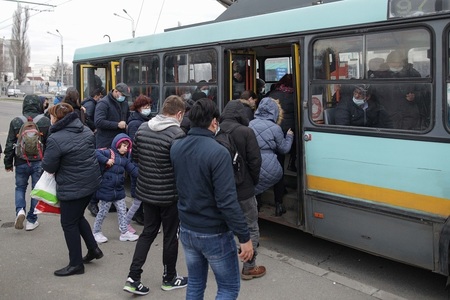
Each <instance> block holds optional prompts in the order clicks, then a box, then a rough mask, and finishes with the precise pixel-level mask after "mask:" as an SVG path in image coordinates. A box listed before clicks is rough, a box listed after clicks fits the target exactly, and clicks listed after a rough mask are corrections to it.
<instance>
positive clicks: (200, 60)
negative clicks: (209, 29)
mask: <svg viewBox="0 0 450 300" xmlns="http://www.w3.org/2000/svg"><path fill="white" fill-rule="evenodd" d="M164 74H165V82H167V83H170V82H176V83H196V82H200V81H202V80H204V81H206V82H215V81H216V80H217V75H216V74H217V55H216V52H215V51H214V50H206V51H196V52H192V53H189V54H171V55H167V56H166V57H165V59H164Z"/></svg>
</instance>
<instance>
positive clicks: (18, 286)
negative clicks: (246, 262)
mask: <svg viewBox="0 0 450 300" xmlns="http://www.w3.org/2000/svg"><path fill="white" fill-rule="evenodd" d="M0 182H1V186H2V188H1V189H0V241H1V243H0V299H5V300H9V299H15V300H22V299H23V300H25V299H38V300H39V299H45V300H52V299H58V300H69V299H70V300H74V299H89V300H94V299H135V298H136V296H134V295H132V294H129V293H126V292H124V291H123V290H122V288H123V285H124V283H125V280H126V276H127V274H128V268H129V265H130V263H131V258H132V255H133V252H134V247H135V242H120V241H119V234H120V233H119V230H118V223H117V214H116V213H110V214H109V215H108V217H107V218H106V220H105V222H104V225H103V233H104V234H105V235H106V236H107V237H108V238H109V241H108V242H107V243H105V244H101V245H100V248H101V249H102V251H103V252H104V254H105V256H104V257H103V258H102V259H100V260H94V261H93V262H92V263H90V264H88V265H86V272H85V274H83V275H74V276H70V277H55V276H54V275H53V271H54V270H56V269H59V268H62V267H64V266H66V265H67V264H68V253H67V248H66V245H65V241H64V237H63V232H62V229H61V227H60V224H59V217H58V216H51V215H42V216H40V217H39V222H40V226H39V227H38V228H37V229H35V230H34V231H25V230H16V229H14V200H13V194H14V183H13V182H14V178H13V175H12V173H6V172H0ZM128 200H130V199H128ZM86 217H87V218H88V220H89V222H90V223H91V224H93V221H94V218H93V217H92V216H90V214H89V213H86ZM133 226H135V228H136V230H137V231H138V233H139V232H140V231H141V230H142V227H141V226H139V225H137V224H133ZM83 248H84V247H83ZM83 252H84V253H86V250H85V248H84V251H83ZM161 260H162V234H159V235H158V237H157V239H156V240H155V243H154V244H153V245H152V248H151V249H150V253H149V256H148V260H147V263H146V266H145V269H144V273H143V276H142V282H143V283H144V284H145V285H147V286H149V287H150V294H148V295H147V296H142V297H143V299H145V298H148V299H168V300H170V299H184V298H185V289H178V290H173V291H162V290H161V288H160V286H161V276H162V262H161ZM258 263H259V264H262V265H265V266H266V268H267V274H266V275H265V276H264V277H262V278H258V279H254V280H250V281H241V283H242V284H241V292H240V295H239V299H250V300H251V299H258V300H260V299H314V300H317V299H343V300H344V299H345V300H351V299H358V300H360V299H400V298H396V297H395V296H394V295H391V294H388V293H385V292H383V291H380V290H377V289H375V288H373V287H370V286H365V285H363V284H360V283H359V282H355V281H352V280H350V279H348V278H345V277H343V276H340V275H338V274H335V273H332V272H329V271H327V270H324V269H320V268H317V267H315V266H312V265H309V264H305V263H303V262H301V261H298V260H294V259H292V258H290V257H286V256H284V255H283V254H281V253H276V252H273V251H270V250H268V249H265V248H263V247H261V248H260V249H259V256H258ZM178 273H179V274H180V275H182V276H187V271H186V266H185V261H184V255H183V249H182V246H181V244H180V249H179V260H178ZM216 289H217V286H216V284H215V281H214V276H213V273H212V272H210V274H209V277H208V286H207V289H206V293H205V299H214V298H215V294H216Z"/></svg>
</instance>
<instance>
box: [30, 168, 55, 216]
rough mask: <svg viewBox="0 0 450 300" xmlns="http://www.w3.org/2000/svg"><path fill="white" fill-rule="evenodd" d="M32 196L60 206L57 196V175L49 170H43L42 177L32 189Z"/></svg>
mask: <svg viewBox="0 0 450 300" xmlns="http://www.w3.org/2000/svg"><path fill="white" fill-rule="evenodd" d="M31 197H33V198H34V199H37V200H42V201H44V202H45V203H47V204H50V205H53V206H57V207H58V206H59V202H58V199H57V198H56V181H55V176H54V175H53V174H50V173H48V172H45V171H44V172H43V173H42V175H41V178H39V180H38V182H36V185H35V186H34V188H33V190H32V191H31Z"/></svg>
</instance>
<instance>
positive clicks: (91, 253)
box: [83, 247, 103, 264]
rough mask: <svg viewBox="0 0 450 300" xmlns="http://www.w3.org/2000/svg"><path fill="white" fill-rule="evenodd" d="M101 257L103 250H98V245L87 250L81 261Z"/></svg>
mask: <svg viewBox="0 0 450 300" xmlns="http://www.w3.org/2000/svg"><path fill="white" fill-rule="evenodd" d="M102 257H103V252H102V250H100V248H99V247H97V248H95V249H94V250H88V253H87V254H86V256H85V257H83V263H84V264H86V263H88V262H90V261H91V260H94V259H100V258H102Z"/></svg>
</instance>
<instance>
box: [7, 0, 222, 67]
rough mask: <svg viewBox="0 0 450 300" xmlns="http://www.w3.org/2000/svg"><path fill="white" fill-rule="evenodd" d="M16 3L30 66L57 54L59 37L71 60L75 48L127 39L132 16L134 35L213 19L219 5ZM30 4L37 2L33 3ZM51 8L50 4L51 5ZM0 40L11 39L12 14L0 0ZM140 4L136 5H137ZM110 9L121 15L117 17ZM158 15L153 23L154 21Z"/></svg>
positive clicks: (178, 1) (133, 0)
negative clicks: (22, 12)
mask: <svg viewBox="0 0 450 300" xmlns="http://www.w3.org/2000/svg"><path fill="white" fill-rule="evenodd" d="M25 2H28V3H22V4H21V5H22V6H23V7H25V6H28V7H29V8H30V9H31V10H30V16H31V18H30V22H29V28H28V39H29V41H30V47H31V63H30V64H31V66H34V65H41V64H49V65H51V64H53V63H55V62H56V59H57V56H60V54H61V39H60V37H59V36H53V35H50V34H48V33H47V31H49V32H51V33H54V34H55V35H58V33H57V32H56V29H58V30H59V32H60V33H61V34H62V36H63V45H64V62H65V63H70V64H71V63H72V60H73V54H74V51H75V49H76V48H80V47H85V46H91V45H96V44H101V43H106V42H108V37H103V36H104V35H105V34H107V35H109V36H110V37H111V40H112V41H117V40H123V39H128V38H131V36H132V35H131V34H132V26H131V25H132V22H131V21H130V20H126V19H124V18H129V17H128V16H127V15H126V14H125V13H124V12H123V9H125V10H126V11H127V12H128V14H129V15H130V16H131V18H133V19H134V25H135V28H136V37H139V36H145V35H149V34H153V33H155V32H156V33H159V32H163V31H164V29H165V28H171V27H176V26H178V23H180V24H181V25H188V24H194V23H199V22H205V21H210V20H214V19H215V18H216V17H218V16H219V15H220V14H221V13H222V12H223V11H224V10H225V8H224V7H223V6H222V5H221V4H219V3H218V2H217V1H216V0H192V1H188V0H146V1H144V0H127V1H125V0H47V1H45V0H29V1H25ZM32 3H41V4H47V5H51V6H45V5H37V4H32ZM53 6H55V7H53ZM0 7H1V8H0V38H3V37H4V38H6V39H10V38H11V30H12V22H13V13H14V12H15V10H16V9H17V3H16V2H12V1H5V0H0ZM141 8H142V9H141ZM114 13H116V14H118V15H120V16H122V17H124V18H121V17H117V16H115V15H114ZM158 18H159V22H158Z"/></svg>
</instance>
